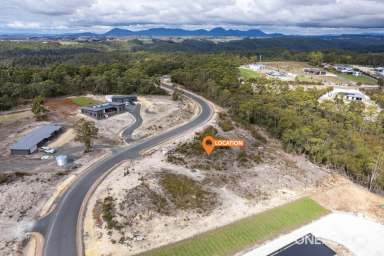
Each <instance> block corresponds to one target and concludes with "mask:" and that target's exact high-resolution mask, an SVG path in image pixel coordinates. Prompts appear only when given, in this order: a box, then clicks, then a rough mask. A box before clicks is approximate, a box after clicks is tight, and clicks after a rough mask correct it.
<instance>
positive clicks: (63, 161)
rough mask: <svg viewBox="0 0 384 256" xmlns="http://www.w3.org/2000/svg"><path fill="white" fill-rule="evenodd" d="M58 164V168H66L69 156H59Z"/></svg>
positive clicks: (57, 158)
mask: <svg viewBox="0 0 384 256" xmlns="http://www.w3.org/2000/svg"><path fill="white" fill-rule="evenodd" d="M56 162H57V165H58V166H66V165H67V164H68V156H67V155H60V156H57V157H56Z"/></svg>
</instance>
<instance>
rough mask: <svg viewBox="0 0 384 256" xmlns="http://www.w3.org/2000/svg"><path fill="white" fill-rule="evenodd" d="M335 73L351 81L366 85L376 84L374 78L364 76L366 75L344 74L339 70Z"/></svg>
mask: <svg viewBox="0 0 384 256" xmlns="http://www.w3.org/2000/svg"><path fill="white" fill-rule="evenodd" d="M337 75H338V76H339V77H342V78H345V79H347V80H350V81H353V82H355V83H358V84H367V85H376V84H377V80H376V79H374V78H372V77H369V76H366V75H360V76H354V75H350V74H344V73H341V72H337Z"/></svg>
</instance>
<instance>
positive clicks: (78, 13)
mask: <svg viewBox="0 0 384 256" xmlns="http://www.w3.org/2000/svg"><path fill="white" fill-rule="evenodd" d="M160 26H162V27H181V28H186V29H195V28H212V27H216V26H222V27H225V28H238V29H250V28H259V29H262V30H264V31H266V32H282V33H286V34H327V33H365V32H379V33H384V0H192V1H185V0H0V33H21V32H31V33H65V32H82V31H91V32H100V33H101V32H105V31H107V30H109V29H111V28H113V27H121V28H128V29H132V30H139V29H144V28H150V27H160Z"/></svg>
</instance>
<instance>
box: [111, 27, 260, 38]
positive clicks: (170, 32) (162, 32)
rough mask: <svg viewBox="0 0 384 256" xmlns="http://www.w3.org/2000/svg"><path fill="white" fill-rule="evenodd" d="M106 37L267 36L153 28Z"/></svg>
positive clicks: (254, 31) (256, 32) (116, 31)
mask: <svg viewBox="0 0 384 256" xmlns="http://www.w3.org/2000/svg"><path fill="white" fill-rule="evenodd" d="M104 35H105V36H112V37H121V36H215V37H223V36H236V37H262V36H267V34H266V33H264V32H263V31H261V30H259V29H251V30H245V31H243V30H237V29H228V30H227V29H224V28H214V29H211V30H205V29H197V30H185V29H180V28H151V29H146V30H140V31H131V30H127V29H120V28H114V29H112V30H110V31H108V32H107V33H105V34H104Z"/></svg>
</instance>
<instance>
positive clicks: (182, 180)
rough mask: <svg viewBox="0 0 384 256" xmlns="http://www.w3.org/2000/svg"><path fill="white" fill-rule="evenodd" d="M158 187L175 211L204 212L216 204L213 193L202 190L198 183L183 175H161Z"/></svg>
mask: <svg viewBox="0 0 384 256" xmlns="http://www.w3.org/2000/svg"><path fill="white" fill-rule="evenodd" d="M160 185H161V187H162V189H163V190H164V192H166V194H167V195H169V199H170V201H171V202H172V203H173V204H174V205H175V206H176V208H177V209H181V210H198V211H199V212H206V211H209V210H211V209H213V208H214V206H215V205H216V202H217V200H216V195H215V193H212V192H209V191H207V190H205V189H203V187H202V185H201V184H200V183H199V182H197V181H195V180H193V179H191V178H188V177H187V176H184V175H178V174H172V173H163V174H162V175H161V177H160Z"/></svg>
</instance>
